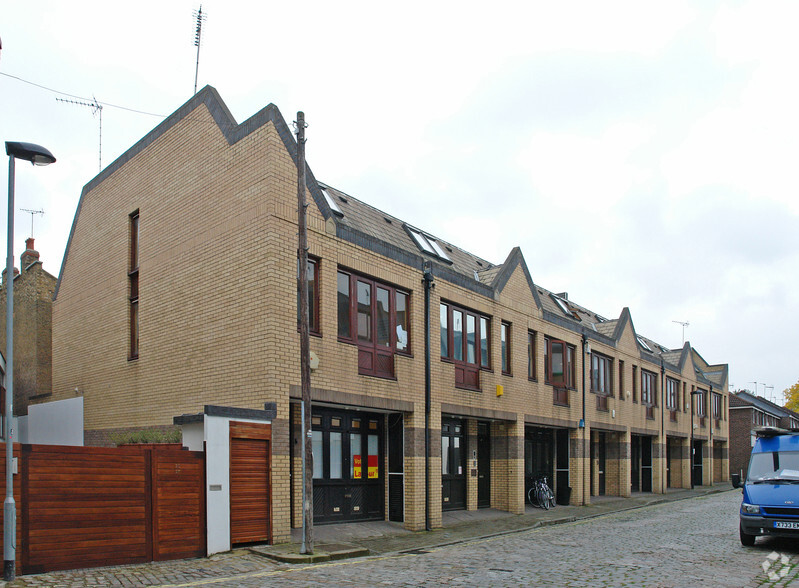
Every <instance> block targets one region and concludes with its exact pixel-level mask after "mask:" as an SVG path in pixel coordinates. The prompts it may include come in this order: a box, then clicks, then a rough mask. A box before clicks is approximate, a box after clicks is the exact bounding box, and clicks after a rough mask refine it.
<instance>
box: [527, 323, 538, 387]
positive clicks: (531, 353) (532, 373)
mask: <svg viewBox="0 0 799 588" xmlns="http://www.w3.org/2000/svg"><path fill="white" fill-rule="evenodd" d="M535 335H536V333H535V331H527V377H528V378H529V379H530V380H536V379H538V374H537V370H536V365H535V363H536V355H535V339H536V337H535Z"/></svg>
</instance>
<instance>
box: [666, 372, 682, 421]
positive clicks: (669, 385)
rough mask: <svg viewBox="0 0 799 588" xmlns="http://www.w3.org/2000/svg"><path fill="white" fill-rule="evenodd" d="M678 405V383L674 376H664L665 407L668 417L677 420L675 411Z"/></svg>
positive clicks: (677, 409)
mask: <svg viewBox="0 0 799 588" xmlns="http://www.w3.org/2000/svg"><path fill="white" fill-rule="evenodd" d="M679 407H680V383H679V382H678V381H677V380H675V379H674V378H670V377H668V376H666V408H667V409H668V410H669V419H670V420H671V421H672V422H677V412H678V411H679V409H680V408H679Z"/></svg>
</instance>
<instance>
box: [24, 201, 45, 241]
mask: <svg viewBox="0 0 799 588" xmlns="http://www.w3.org/2000/svg"><path fill="white" fill-rule="evenodd" d="M20 210H21V211H22V212H27V213H28V214H30V215H31V239H32V238H33V217H34V216H35V215H37V214H41V215H42V216H44V209H42V208H40V209H39V210H30V209H28V208H20Z"/></svg>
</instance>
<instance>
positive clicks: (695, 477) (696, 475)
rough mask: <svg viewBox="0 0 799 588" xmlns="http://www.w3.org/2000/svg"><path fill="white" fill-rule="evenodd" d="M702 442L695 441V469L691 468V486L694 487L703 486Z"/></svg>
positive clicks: (693, 461) (692, 460)
mask: <svg viewBox="0 0 799 588" xmlns="http://www.w3.org/2000/svg"><path fill="white" fill-rule="evenodd" d="M702 445H703V442H702V441H694V448H693V451H692V453H693V457H692V459H691V462H692V463H693V467H692V468H691V484H693V485H694V486H701V485H702Z"/></svg>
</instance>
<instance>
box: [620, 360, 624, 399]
mask: <svg viewBox="0 0 799 588" xmlns="http://www.w3.org/2000/svg"><path fill="white" fill-rule="evenodd" d="M624 396H625V392H624V361H622V360H621V359H620V360H619V400H624Z"/></svg>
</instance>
